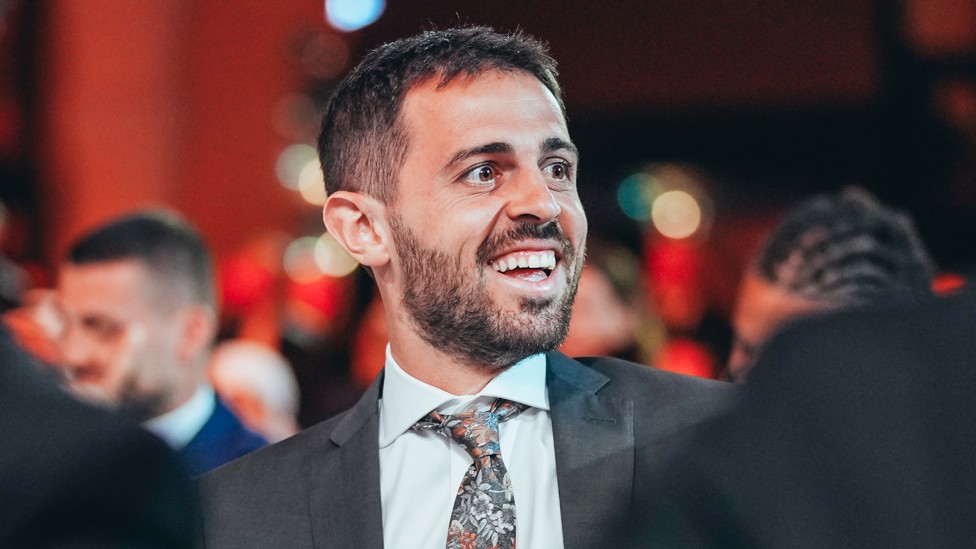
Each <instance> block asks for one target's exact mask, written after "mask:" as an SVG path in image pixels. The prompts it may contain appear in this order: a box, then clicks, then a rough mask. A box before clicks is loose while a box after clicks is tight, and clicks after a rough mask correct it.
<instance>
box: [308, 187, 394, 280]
mask: <svg viewBox="0 0 976 549" xmlns="http://www.w3.org/2000/svg"><path fill="white" fill-rule="evenodd" d="M322 220H323V221H324V222H325V226H326V228H327V229H328V231H329V234H330V235H332V238H334V239H336V241H337V242H339V244H341V245H342V247H343V248H345V250H346V252H348V253H349V255H351V256H352V258H353V259H355V260H356V261H358V262H359V263H360V264H362V265H363V266H366V267H380V266H382V265H384V264H386V263H387V262H389V260H390V253H389V249H388V247H389V245H390V244H391V240H390V235H389V233H388V230H387V227H388V225H387V224H386V207H385V206H384V205H383V204H382V203H381V202H380V201H379V200H377V199H375V198H373V197H371V196H368V195H365V194H362V193H356V192H350V191H336V192H334V193H332V194H331V195H329V198H328V200H326V202H325V207H324V208H323V209H322Z"/></svg>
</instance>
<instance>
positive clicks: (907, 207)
mask: <svg viewBox="0 0 976 549" xmlns="http://www.w3.org/2000/svg"><path fill="white" fill-rule="evenodd" d="M344 4H349V5H350V6H352V8H353V9H352V11H353V12H356V11H358V12H360V14H361V15H362V14H365V15H363V19H362V21H361V22H360V23H358V24H359V25H362V24H365V26H363V27H362V28H358V29H352V28H351V27H354V26H356V23H348V25H349V28H346V29H343V28H340V27H342V26H343V25H342V24H337V23H335V22H332V23H330V21H329V19H328V17H327V12H328V10H333V11H332V12H331V13H332V14H333V15H335V14H336V13H339V12H337V11H335V10H340V11H341V9H342V8H343V5H344ZM370 4H371V2H370V1H368V0H358V1H352V2H341V1H335V2H333V1H331V0H330V1H329V2H323V1H322V0H316V1H313V0H294V1H289V2H266V1H263V0H246V1H236V2H224V1H218V0H153V1H142V0H137V1H121V0H118V1H111V0H30V1H27V0H19V1H18V0H0V10H2V29H3V30H2V35H0V198H2V200H3V201H4V202H5V203H6V205H7V207H8V209H9V211H10V214H11V215H10V216H9V222H8V224H7V227H8V230H7V232H6V237H5V238H4V242H3V244H4V252H5V254H6V255H7V256H8V257H10V258H12V259H13V260H14V261H16V262H18V263H20V264H22V265H24V266H25V267H27V268H28V270H29V272H30V273H31V281H32V284H34V285H40V286H43V285H49V284H50V283H51V280H50V277H51V272H52V267H53V266H54V265H55V264H56V258H57V257H58V256H59V255H60V253H61V251H62V250H63V249H64V248H65V246H66V244H67V243H68V242H69V241H70V240H71V239H73V238H74V237H76V236H77V235H78V234H79V232H81V231H83V230H85V229H86V228H88V227H90V226H92V225H93V224H96V223H98V222H101V221H103V220H104V219H106V218H108V217H110V216H113V215H115V214H118V213H121V212H123V211H126V210H129V209H132V208H134V207H137V206H142V205H146V204H164V205H169V206H171V207H174V208H176V209H178V210H180V211H182V212H184V213H185V214H186V215H187V216H188V217H189V218H190V219H191V220H192V221H193V222H194V223H196V224H197V225H198V226H199V227H200V228H201V229H202V230H203V232H204V233H205V234H206V235H207V238H208V240H209V241H210V242H211V244H212V246H213V248H214V250H215V253H216V255H217V257H218V258H219V260H220V262H221V265H222V275H223V276H224V278H223V281H222V283H223V286H224V293H225V303H226V305H227V310H228V313H227V314H228V315H229V316H233V317H234V318H233V319H232V320H228V327H227V330H228V331H231V332H235V333H239V332H241V331H242V330H244V331H246V330H249V329H250V330H254V331H255V333H259V332H260V331H261V330H266V331H269V332H266V333H270V332H274V331H275V330H277V331H278V332H287V330H288V328H287V327H282V326H283V325H288V324H289V323H290V324H302V323H303V322H306V323H308V324H307V325H306V326H305V333H306V335H305V336H303V337H312V335H313V334H316V333H320V332H323V331H324V332H329V331H330V330H332V331H333V332H334V333H333V337H332V340H333V343H332V344H333V346H335V345H346V344H347V343H348V342H350V341H352V340H353V339H355V338H356V334H359V333H361V332H362V330H361V329H360V328H354V327H352V326H359V325H360V323H361V322H362V320H363V318H364V315H366V307H367V304H368V303H369V302H370V291H369V289H368V283H366V284H362V283H361V280H359V279H361V278H363V277H362V276H361V274H360V273H358V271H357V272H355V273H354V274H352V275H346V273H348V272H350V268H349V267H348V266H347V264H346V263H345V262H344V261H343V259H342V258H341V257H340V256H341V254H336V253H335V251H334V249H333V247H332V246H331V244H330V241H329V240H328V238H327V237H326V238H323V237H321V234H322V227H321V221H320V214H319V211H318V207H317V206H315V205H314V204H315V203H316V202H320V201H321V199H322V197H321V196H315V195H316V193H317V192H318V193H319V195H320V193H321V192H320V191H318V190H317V189H318V187H319V186H320V184H321V175H320V174H319V173H318V172H317V171H316V170H317V168H309V169H307V170H306V169H305V168H306V167H307V166H309V165H311V164H310V163H312V162H314V155H311V150H310V149H309V148H308V145H311V144H313V142H314V137H315V131H316V127H317V122H318V111H319V110H320V108H321V105H322V104H323V103H324V101H325V100H326V99H327V97H328V94H329V92H330V91H331V89H332V87H333V86H334V84H335V83H336V82H337V81H338V79H340V78H341V77H342V76H343V74H344V73H345V71H346V70H348V68H349V67H350V66H351V65H353V64H355V62H356V61H357V60H358V59H359V58H360V57H361V55H362V54H363V52H364V51H365V50H366V49H368V48H371V47H373V46H376V45H378V44H380V43H383V42H385V41H389V40H391V39H394V38H396V37H400V36H404V35H407V34H412V33H415V32H417V31H419V30H422V29H425V28H432V27H445V26H450V25H456V24H459V23H460V24H482V25H489V26H492V27H494V28H496V29H498V30H512V29H516V28H521V29H523V30H525V31H527V32H528V33H530V34H533V35H535V36H537V37H540V38H542V39H544V40H545V41H547V42H548V43H549V44H550V46H551V53H552V55H553V56H554V57H555V58H556V59H557V61H558V62H559V63H560V71H561V80H562V83H563V85H564V89H565V95H566V101H567V106H568V111H569V115H570V126H571V132H572V135H573V138H574V139H575V141H577V144H578V145H579V147H580V149H581V151H582V171H581V176H580V184H581V194H582V196H583V198H584V202H585V204H586V206H587V209H588V213H589V217H590V223H591V232H592V233H593V235H594V237H595V238H598V239H599V241H600V242H602V243H608V246H609V247H611V248H613V249H617V248H620V249H621V250H623V252H626V253H629V254H632V257H634V258H636V259H637V261H638V262H639V266H640V276H639V279H640V280H638V281H637V282H636V284H638V285H639V286H640V287H641V288H642V290H643V291H645V292H647V293H648V294H650V295H653V296H654V300H652V303H651V306H650V307H649V309H648V313H647V314H651V315H655V316H656V317H659V319H660V320H661V322H660V325H661V327H662V330H663V331H660V333H663V334H664V335H663V336H662V335H660V334H659V335H658V336H655V337H658V338H659V340H660V339H661V338H667V337H669V336H674V337H673V338H672V339H675V338H679V337H687V338H688V339H689V341H698V342H707V344H706V345H705V346H706V347H707V349H708V351H709V352H710V353H711V356H712V358H711V360H712V363H713V364H718V363H720V362H722V360H723V356H724V353H725V352H726V351H727V339H728V333H727V327H726V322H727V318H728V315H729V312H730V308H731V306H732V302H733V300H734V296H735V290H736V286H737V284H738V279H739V276H740V274H741V272H742V269H743V266H744V265H745V263H746V261H748V258H749V256H750V254H751V253H752V251H753V250H754V249H755V246H756V245H757V243H758V242H759V239H760V238H761V236H762V235H763V233H764V232H765V231H766V230H767V229H768V228H770V226H771V224H772V223H774V222H775V221H776V219H777V216H778V215H779V214H780V213H781V212H782V211H783V209H784V208H786V207H788V206H790V205H792V204H793V203H795V202H796V201H797V200H799V199H801V198H803V197H805V196H806V195H808V194H809V193H812V192H817V191H831V190H835V189H839V188H841V187H843V186H846V185H860V186H863V187H865V188H867V189H868V190H870V191H871V192H873V193H874V194H876V195H877V196H878V197H879V198H880V199H881V200H882V201H885V202H887V203H889V204H891V205H893V206H895V207H897V208H900V209H903V210H904V211H906V212H908V213H909V214H911V215H912V216H913V217H914V218H915V220H916V222H917V224H918V226H919V228H920V230H921V233H922V235H923V237H924V238H925V240H926V243H927V244H928V245H929V247H930V249H931V250H932V252H933V255H934V256H935V259H936V261H937V263H938V264H939V266H940V267H941V268H942V269H943V271H944V272H945V273H956V274H959V275H962V276H968V275H969V274H970V273H971V271H972V269H973V267H974V264H976V262H974V260H976V215H974V214H976V2H973V1H972V0H900V1H881V0H816V1H812V0H807V1H803V0H681V1H678V0H627V1H616V2H593V1H584V0H560V1H556V0H495V1H491V2H463V1H458V0H453V1H452V0H387V2H385V3H382V2H377V3H376V4H375V5H376V6H377V8H376V10H374V11H373V13H372V17H370V13H369V11H370V10H369V6H370ZM326 8H328V10H327V9H326ZM354 15H356V14H355V13H353V14H352V15H350V16H349V17H351V18H352V19H355V17H353V16H354ZM371 19H372V21H371V22H370V20H371ZM310 155H311V156H310ZM317 178H318V179H317ZM303 185H304V186H305V188H306V191H305V193H304V195H303V193H302V192H299V191H298V190H297V189H300V188H301V187H302V186H303ZM303 196H304V198H303ZM662 198H663V199H662ZM654 212H657V213H654ZM652 213H653V214H654V215H652ZM303 237H304V239H303ZM316 253H317V254H318V255H316ZM323 273H324V274H323ZM282 280H283V281H282ZM669 285H672V286H675V287H677V288H678V289H673V291H672V290H669V289H668V288H669ZM269 295H274V296H276V297H275V300H272V301H274V302H270V301H269V300H268V299H266V297H267V296H269ZM283 302H287V303H292V304H293V306H288V307H285V308H284V309H282V307H281V303H283ZM282 310H285V311H286V312H282ZM282 315H284V316H285V317H287V318H286V319H285V320H282ZM340 325H341V326H349V327H346V328H336V326H340ZM248 326H250V328H248ZM310 334H312V335H310ZM377 337H381V336H377ZM297 339H299V340H300V339H301V337H297ZM337 342H338V343H337ZM659 342H660V341H659ZM689 356H690V355H689Z"/></svg>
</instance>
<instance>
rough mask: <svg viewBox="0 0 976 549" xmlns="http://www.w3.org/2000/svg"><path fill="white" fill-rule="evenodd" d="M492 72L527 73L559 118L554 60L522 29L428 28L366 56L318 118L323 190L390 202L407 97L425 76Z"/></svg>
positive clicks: (402, 152)
mask: <svg viewBox="0 0 976 549" xmlns="http://www.w3.org/2000/svg"><path fill="white" fill-rule="evenodd" d="M493 70H495V71H506V72H516V71H523V72H527V73H529V74H532V75H533V76H535V77H536V78H538V79H539V81H540V82H542V84H543V85H545V86H546V88H548V89H549V91H550V92H552V94H553V95H554V96H555V98H556V101H557V102H558V103H559V106H560V108H561V109H562V110H563V115H564V116H565V105H564V104H563V100H562V93H561V91H560V88H559V83H558V82H557V80H556V75H557V72H556V62H555V61H554V60H553V59H552V58H551V57H549V54H548V50H547V46H546V45H545V44H543V43H542V42H539V41H538V40H536V39H535V38H532V37H530V36H528V35H526V34H524V33H522V32H521V31H516V32H514V33H511V34H500V33H496V32H495V31H493V30H492V29H491V28H488V27H464V28H453V29H447V30H432V31H426V32H424V33H422V34H418V35H415V36H412V37H409V38H404V39H401V40H397V41H395V42H391V43H388V44H385V45H382V46H380V47H378V48H376V49H374V50H372V51H371V52H369V53H368V54H367V55H366V57H365V58H364V59H363V61H362V62H361V63H360V64H359V65H358V66H356V68H354V69H353V70H352V72H350V73H349V74H348V75H347V76H346V78H345V79H344V80H343V81H342V83H340V84H339V86H338V88H337V89H336V90H335V92H334V93H333V95H332V98H331V100H330V101H329V104H328V106H327V108H326V111H325V115H324V117H323V119H322V128H321V133H320V134H319V141H318V151H319V160H320V162H321V166H322V173H323V175H324V176H325V185H326V191H327V192H328V193H330V194H331V193H334V192H336V191H338V190H350V191H358V192H364V193H366V194H369V195H371V196H373V197H376V198H377V199H379V200H381V201H383V202H384V203H389V202H390V201H392V200H393V199H394V198H395V197H396V194H397V191H396V184H395V182H396V177H397V173H398V171H397V169H398V166H400V165H401V164H402V161H403V159H404V158H405V157H406V155H407V148H408V145H409V144H408V143H407V137H406V135H405V133H406V132H405V128H404V126H403V123H402V121H401V120H400V112H401V108H402V105H403V99H404V97H405V96H406V94H407V92H408V91H409V90H410V89H412V88H413V87H414V86H416V85H418V84H421V83H423V82H426V81H427V80H428V79H430V78H434V77H438V78H439V79H440V80H439V83H438V87H443V86H446V85H447V84H449V83H450V82H451V81H453V80H454V79H456V78H458V77H468V76H472V75H476V74H480V73H483V72H486V71H493Z"/></svg>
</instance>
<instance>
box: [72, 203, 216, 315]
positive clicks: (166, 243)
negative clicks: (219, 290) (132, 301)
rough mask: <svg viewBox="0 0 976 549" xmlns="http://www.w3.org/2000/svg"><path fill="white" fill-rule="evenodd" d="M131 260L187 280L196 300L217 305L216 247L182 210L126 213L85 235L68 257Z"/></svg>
mask: <svg viewBox="0 0 976 549" xmlns="http://www.w3.org/2000/svg"><path fill="white" fill-rule="evenodd" d="M127 259H131V260H135V261H139V262H141V263H143V264H144V265H145V266H146V267H148V269H149V270H150V272H151V273H152V274H153V275H154V276H159V277H162V278H164V279H166V280H169V281H173V282H177V283H184V284H187V286H188V287H189V288H190V289H191V292H192V296H191V297H192V299H193V300H194V301H195V302H197V303H200V304H205V305H210V306H216V298H215V289H214V269H213V261H212V259H211V256H210V251H209V250H208V248H207V245H206V243H205V242H204V240H203V237H202V236H200V233H199V232H198V231H197V230H196V229H195V228H194V227H193V226H192V225H191V224H190V223H189V222H188V221H186V220H185V219H183V218H182V217H180V216H179V215H177V214H176V213H174V212H171V211H168V210H147V211H142V212H136V213H133V214H129V215H126V216H123V217H120V218H118V219H115V220H113V221H110V222H108V223H107V224H105V225H101V226H99V227H96V228H95V229H93V230H92V231H91V232H89V233H87V234H85V235H83V236H82V237H81V238H80V239H79V240H77V241H76V242H75V243H74V244H72V245H71V247H70V249H69V250H68V255H67V260H68V263H70V264H73V265H90V264H93V263H102V262H107V261H120V260H127Z"/></svg>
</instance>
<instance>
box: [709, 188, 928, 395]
mask: <svg viewBox="0 0 976 549" xmlns="http://www.w3.org/2000/svg"><path fill="white" fill-rule="evenodd" d="M934 275H935V267H934V265H933V263H932V260H931V259H930V257H929V254H928V251H927V250H926V249H925V246H924V244H923V243H922V239H921V237H920V236H919V235H918V233H917V232H916V229H915V226H914V224H913V223H912V220H911V219H910V218H909V217H908V216H907V215H906V214H904V213H901V212H897V211H895V210H892V209H891V208H888V207H886V206H884V205H883V204H881V203H879V202H878V201H877V200H876V199H875V198H874V197H872V196H871V195H869V194H868V193H867V192H866V191H864V190H861V189H859V188H849V189H846V190H844V191H842V192H840V193H838V194H836V195H832V196H827V195H817V196H814V197H812V198H810V199H808V200H807V201H805V202H803V203H801V204H799V205H798V206H796V207H795V208H794V209H792V210H790V211H789V212H787V214H786V216H785V217H784V218H783V220H782V221H781V222H780V224H779V225H778V226H777V227H776V228H775V229H774V230H773V232H772V233H771V234H770V235H769V237H768V238H767V240H766V242H765V243H764V245H763V247H762V248H761V250H760V252H759V253H758V255H757V256H756V258H755V259H754V261H753V262H752V265H751V267H750V268H749V270H748V272H747V273H746V274H745V277H744V278H743V281H742V285H741V287H740V290H739V296H738V298H737V302H736V306H735V311H734V313H733V318H732V327H733V330H734V331H735V339H734V342H733V346H732V353H731V356H730V358H729V364H728V375H729V377H731V379H732V380H733V381H745V379H746V377H747V375H748V373H749V371H750V369H751V368H752V364H753V362H754V361H755V359H756V356H757V354H758V353H759V351H760V349H761V347H762V345H763V344H764V343H765V341H766V340H767V339H769V338H770V337H771V336H772V334H773V333H774V332H776V331H777V330H778V329H780V328H781V327H782V326H783V325H784V324H786V323H787V322H789V321H791V320H793V319H796V318H798V317H802V316H806V315H811V314H816V313H822V312H826V311H831V310H836V309H843V308H848V307H855V306H860V305H865V304H868V303H872V302H880V301H889V300H894V299H900V298H918V297H929V296H932V295H933V293H932V280H933V277H934Z"/></svg>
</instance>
